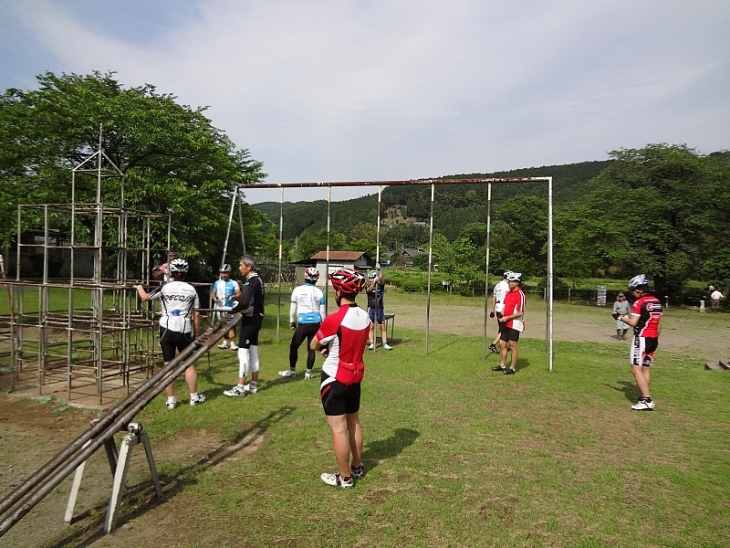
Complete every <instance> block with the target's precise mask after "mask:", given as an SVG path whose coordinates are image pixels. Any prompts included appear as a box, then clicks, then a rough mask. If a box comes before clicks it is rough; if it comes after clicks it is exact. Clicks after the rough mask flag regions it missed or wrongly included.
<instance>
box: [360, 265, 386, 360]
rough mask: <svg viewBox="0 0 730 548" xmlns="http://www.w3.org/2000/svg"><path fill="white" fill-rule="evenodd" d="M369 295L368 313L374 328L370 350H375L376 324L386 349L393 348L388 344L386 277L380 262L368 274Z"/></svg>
mask: <svg viewBox="0 0 730 548" xmlns="http://www.w3.org/2000/svg"><path fill="white" fill-rule="evenodd" d="M366 292H367V295H368V314H369V315H370V321H371V322H373V323H372V328H371V332H370V337H369V338H370V344H369V345H368V350H375V324H376V323H377V324H378V326H379V327H380V341H381V342H382V343H383V349H384V350H393V347H392V346H390V345H389V344H388V336H387V335H388V334H387V330H386V329H385V301H384V297H385V278H384V276H383V271H382V270H380V263H378V264H376V265H375V270H371V271H370V273H369V274H368V284H367V289H366Z"/></svg>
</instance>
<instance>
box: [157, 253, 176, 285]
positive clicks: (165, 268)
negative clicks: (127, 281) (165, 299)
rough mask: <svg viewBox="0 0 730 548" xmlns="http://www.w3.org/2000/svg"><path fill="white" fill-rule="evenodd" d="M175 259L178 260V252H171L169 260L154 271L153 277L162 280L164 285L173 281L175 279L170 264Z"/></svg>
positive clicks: (168, 256)
mask: <svg viewBox="0 0 730 548" xmlns="http://www.w3.org/2000/svg"><path fill="white" fill-rule="evenodd" d="M175 259H177V251H173V250H170V251H169V253H168V254H167V260H166V261H165V262H164V263H162V264H161V265H160V266H156V267H155V268H153V269H152V277H153V278H155V279H158V278H162V281H163V282H164V283H167V282H170V281H172V280H173V278H172V276H171V274H170V264H171V263H172V261H174V260H175Z"/></svg>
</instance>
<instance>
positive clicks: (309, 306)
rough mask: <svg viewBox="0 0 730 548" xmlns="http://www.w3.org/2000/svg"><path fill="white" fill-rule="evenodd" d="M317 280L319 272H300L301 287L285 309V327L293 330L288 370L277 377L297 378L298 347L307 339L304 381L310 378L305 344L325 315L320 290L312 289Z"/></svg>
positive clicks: (310, 364) (309, 355)
mask: <svg viewBox="0 0 730 548" xmlns="http://www.w3.org/2000/svg"><path fill="white" fill-rule="evenodd" d="M317 280H319V271H318V270H317V269H316V268H314V267H309V268H307V269H306V270H305V271H304V285H300V286H298V287H295V288H294V291H292V293H291V306H290V307H289V328H290V329H294V335H293V336H292V339H291V344H290V345H289V369H285V370H284V371H279V376H280V377H289V378H293V377H296V375H297V359H298V357H299V347H300V346H301V345H302V343H303V342H304V339H306V340H307V370H306V371H305V372H304V378H305V379H311V378H312V368H313V367H314V358H315V352H314V350H312V349H311V348H310V347H309V345H310V344H312V338H313V337H314V336H315V335H316V334H317V331H318V330H319V325H320V324H321V323H322V318H324V316H325V306H324V305H325V296H324V293H322V290H321V289H320V288H318V287H316V286H315V284H316V283H317Z"/></svg>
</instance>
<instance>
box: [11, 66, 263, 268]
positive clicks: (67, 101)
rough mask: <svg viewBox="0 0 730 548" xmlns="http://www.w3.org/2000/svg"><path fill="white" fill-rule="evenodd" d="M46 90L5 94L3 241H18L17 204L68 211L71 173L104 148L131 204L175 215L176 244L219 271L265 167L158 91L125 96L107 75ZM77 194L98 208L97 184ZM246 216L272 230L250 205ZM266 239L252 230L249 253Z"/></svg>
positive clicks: (48, 82) (43, 81)
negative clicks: (232, 230) (242, 193)
mask: <svg viewBox="0 0 730 548" xmlns="http://www.w3.org/2000/svg"><path fill="white" fill-rule="evenodd" d="M38 83H39V88H38V89H35V90H31V91H22V90H18V89H9V90H7V91H6V92H5V93H4V94H3V95H2V96H0V181H1V183H0V195H1V196H2V198H3V200H2V204H0V219H2V221H3V222H2V223H1V224H0V240H1V241H2V242H3V243H7V242H8V241H9V240H10V239H11V237H12V236H13V235H14V234H13V232H14V230H15V225H14V223H6V222H5V220H6V219H8V218H12V217H13V216H14V211H15V209H16V207H17V205H18V204H19V203H68V202H69V201H70V200H71V184H70V180H71V170H72V168H74V167H75V166H77V165H79V164H80V163H81V162H83V161H84V160H85V159H86V158H88V157H89V156H90V155H91V154H92V153H94V152H95V151H96V150H97V149H98V146H99V144H100V145H101V148H102V149H103V151H104V153H105V154H106V155H107V156H108V157H109V159H110V160H111V161H112V162H113V163H114V164H115V165H116V166H117V167H118V168H119V170H120V171H121V172H122V173H123V174H124V185H125V186H124V205H125V206H126V207H129V208H133V209H137V210H143V211H150V212H155V213H170V214H172V218H173V223H174V226H173V233H172V236H173V239H174V244H173V245H175V247H178V248H179V249H180V250H181V251H182V252H184V253H185V254H186V255H187V256H196V255H197V256H200V257H202V258H204V259H205V258H208V259H209V260H210V261H211V262H213V263H215V262H216V259H215V256H216V255H217V254H218V253H219V252H220V248H221V247H222V242H223V239H224V234H225V228H226V225H227V216H228V210H229V207H230V199H231V196H232V192H233V191H234V189H235V188H236V187H237V186H238V185H241V184H253V183H256V182H258V181H260V180H262V179H263V177H264V176H265V174H264V173H263V172H262V171H261V169H262V166H263V165H262V164H261V162H258V161H255V160H253V159H252V158H251V157H250V153H249V151H248V150H246V149H237V148H236V147H235V145H234V144H233V142H232V141H231V140H230V139H229V138H228V137H227V136H226V135H225V133H224V132H223V131H221V130H219V129H216V128H215V127H213V125H212V124H211V121H210V120H209V119H208V118H206V116H205V115H204V112H205V108H203V107H200V108H195V109H194V108H191V107H189V106H186V105H180V104H178V103H177V101H176V97H174V96H173V95H171V94H163V93H158V92H157V90H156V88H155V86H153V85H150V84H145V85H143V86H139V87H133V88H125V87H124V86H123V85H122V84H121V83H119V82H118V81H117V80H116V79H115V78H114V73H106V74H102V73H99V72H94V73H92V74H90V75H86V76H81V75H76V74H61V75H60V76H57V75H55V74H53V73H51V72H47V73H46V74H44V75H41V76H39V77H38ZM120 181H121V179H118V178H109V179H108V180H105V182H104V186H103V191H104V197H103V199H104V201H105V203H109V204H110V205H119V200H120V197H121V192H120V191H121V188H120ZM77 186H78V188H77V189H76V190H77V195H76V200H77V201H82V202H93V201H95V195H94V192H95V186H94V184H92V182H89V181H87V182H86V183H80V184H79V185H77ZM244 218H245V219H246V220H247V222H250V223H251V224H256V223H262V222H264V220H263V217H262V215H261V214H260V213H258V212H257V211H255V210H254V209H252V208H249V207H247V208H246V211H245V214H244ZM31 222H32V220H31ZM260 234H261V231H254V230H251V231H249V234H248V241H247V247H250V248H251V249H256V248H257V247H260V246H264V245H266V242H264V241H262V240H261V239H260V236H259V235H260ZM160 236H162V235H160Z"/></svg>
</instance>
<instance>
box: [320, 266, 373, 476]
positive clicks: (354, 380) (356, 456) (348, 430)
mask: <svg viewBox="0 0 730 548" xmlns="http://www.w3.org/2000/svg"><path fill="white" fill-rule="evenodd" d="M329 279H330V283H331V284H332V289H333V290H334V292H335V301H336V302H337V306H338V307H339V308H338V310H337V311H336V312H334V313H333V314H330V315H329V316H327V317H326V318H325V319H324V321H323V322H322V325H321V326H320V328H319V331H317V334H316V335H315V337H314V339H312V342H311V343H310V348H311V349H312V350H315V351H317V350H322V354H323V355H324V356H325V361H324V364H323V365H322V375H321V384H320V387H319V393H320V398H321V400H322V408H323V409H324V414H325V415H326V416H327V424H328V425H329V427H330V430H331V431H332V445H333V447H334V451H335V458H336V459H337V469H338V471H337V472H335V473H332V474H328V473H324V474H322V475H321V476H320V479H321V480H322V481H323V482H324V483H326V484H327V485H332V486H334V487H341V488H343V489H348V488H351V487H353V486H354V484H355V482H354V479H353V478H361V477H363V476H364V475H365V468H364V466H363V463H362V448H363V435H362V426H360V418H359V411H360V385H361V383H362V380H363V376H364V375H365V364H364V363H363V359H362V358H363V353H364V352H365V342H366V341H367V338H368V333H369V331H370V317H369V315H368V313H367V312H365V311H364V310H363V309H362V308H360V307H359V306H357V303H356V302H355V299H356V298H357V294H358V293H359V292H360V291H362V289H363V287H364V286H365V278H364V276H363V275H362V274H360V273H359V272H357V271H356V270H352V269H349V268H341V269H339V270H337V271H336V272H334V273H332V274H331V275H330V277H329ZM350 455H352V461H350Z"/></svg>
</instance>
